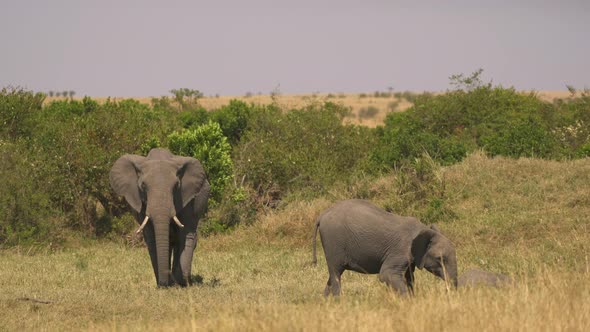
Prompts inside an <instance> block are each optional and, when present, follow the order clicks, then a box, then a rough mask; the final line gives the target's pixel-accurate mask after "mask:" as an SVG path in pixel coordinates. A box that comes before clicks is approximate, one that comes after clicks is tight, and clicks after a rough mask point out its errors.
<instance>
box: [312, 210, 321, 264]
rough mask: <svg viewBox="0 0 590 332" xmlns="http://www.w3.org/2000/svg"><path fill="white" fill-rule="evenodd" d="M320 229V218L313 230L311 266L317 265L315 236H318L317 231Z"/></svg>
mask: <svg viewBox="0 0 590 332" xmlns="http://www.w3.org/2000/svg"><path fill="white" fill-rule="evenodd" d="M319 228H320V218H318V219H317V220H316V222H315V227H314V230H313V259H312V261H311V264H312V265H317V264H318V257H317V249H316V247H317V242H318V241H317V236H318V229H319Z"/></svg>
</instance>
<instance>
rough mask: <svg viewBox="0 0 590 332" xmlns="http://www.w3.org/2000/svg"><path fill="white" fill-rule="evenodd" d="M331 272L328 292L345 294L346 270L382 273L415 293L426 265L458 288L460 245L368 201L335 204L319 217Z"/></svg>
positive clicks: (390, 282) (400, 288) (382, 277)
mask: <svg viewBox="0 0 590 332" xmlns="http://www.w3.org/2000/svg"><path fill="white" fill-rule="evenodd" d="M318 230H319V232H320V236H321V240H322V246H323V248H324V253H325V255H326V263H327V264H328V272H329V274H330V276H329V278H328V283H327V285H326V288H325V290H324V295H325V296H328V295H330V293H331V294H332V295H335V296H338V295H340V276H341V275H342V273H343V272H344V271H345V270H352V271H356V272H360V273H367V274H377V273H379V280H381V281H382V282H384V283H386V284H387V285H388V286H390V287H392V288H394V289H395V290H396V291H398V292H399V293H401V294H407V293H408V291H409V292H410V293H413V282H414V269H415V268H416V267H417V268H419V269H422V268H424V269H426V270H427V271H429V272H431V273H432V274H434V275H436V276H437V277H440V278H442V279H444V280H445V281H448V282H449V283H450V284H452V285H453V286H454V287H455V288H456V287H457V257H456V254H455V246H454V245H453V243H452V242H451V241H450V240H449V239H448V238H446V237H445V236H444V235H443V234H442V233H441V232H440V231H439V230H438V228H436V227H435V226H431V227H427V226H426V225H424V224H422V223H421V222H420V221H418V220H417V219H416V218H412V217H402V216H397V215H394V214H391V213H389V212H387V211H385V210H383V209H380V208H378V207H376V206H375V205H373V204H371V203H369V202H367V201H364V200H346V201H341V202H339V203H336V204H335V205H334V206H332V207H331V208H329V209H327V210H326V211H324V212H323V213H322V214H321V215H320V217H319V218H318V219H317V222H316V225H315V230H314V236H313V262H314V263H316V262H317V256H316V236H317V232H318Z"/></svg>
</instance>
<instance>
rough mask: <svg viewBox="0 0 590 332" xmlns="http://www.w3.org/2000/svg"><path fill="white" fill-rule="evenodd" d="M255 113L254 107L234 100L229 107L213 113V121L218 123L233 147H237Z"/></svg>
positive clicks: (226, 106)
mask: <svg viewBox="0 0 590 332" xmlns="http://www.w3.org/2000/svg"><path fill="white" fill-rule="evenodd" d="M254 111H255V107H254V106H253V105H248V104H246V103H245V102H243V101H240V100H236V99H232V100H230V102H229V104H228V105H225V106H223V107H221V108H220V109H218V110H216V111H214V112H212V113H211V119H212V120H213V121H215V122H217V123H218V124H219V126H220V128H221V130H222V132H223V135H224V136H225V137H227V139H228V141H229V143H230V144H231V145H236V144H237V143H238V142H239V141H240V138H241V137H242V134H243V133H244V131H245V130H246V127H247V126H248V121H249V119H250V117H251V116H252V113H253V112H254Z"/></svg>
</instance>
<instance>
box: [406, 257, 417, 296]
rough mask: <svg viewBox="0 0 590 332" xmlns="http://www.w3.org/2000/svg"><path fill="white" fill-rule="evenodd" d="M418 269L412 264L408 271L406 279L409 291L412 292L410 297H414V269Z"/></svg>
mask: <svg viewBox="0 0 590 332" xmlns="http://www.w3.org/2000/svg"><path fill="white" fill-rule="evenodd" d="M415 268H416V267H415V266H414V265H413V264H412V265H411V266H410V267H408V269H407V270H406V273H405V277H406V285H407V286H408V290H409V291H410V295H414V269H415Z"/></svg>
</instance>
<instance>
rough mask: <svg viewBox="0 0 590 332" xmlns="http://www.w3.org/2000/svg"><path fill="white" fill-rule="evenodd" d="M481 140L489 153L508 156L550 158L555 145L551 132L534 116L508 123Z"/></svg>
mask: <svg viewBox="0 0 590 332" xmlns="http://www.w3.org/2000/svg"><path fill="white" fill-rule="evenodd" d="M482 141H483V146H484V148H485V150H486V151H487V152H488V153H490V154H491V155H503V156H509V157H540V158H550V157H552V156H553V155H554V153H555V151H556V148H555V147H556V145H557V142H556V140H555V138H554V136H553V134H552V133H551V132H550V131H549V130H547V129H546V128H544V126H543V124H542V123H540V121H539V120H535V119H534V118H529V119H526V120H521V121H517V122H515V123H510V124H508V125H507V126H505V127H503V128H502V129H499V130H498V131H496V132H494V133H492V134H490V135H488V136H486V137H483V139H482Z"/></svg>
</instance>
